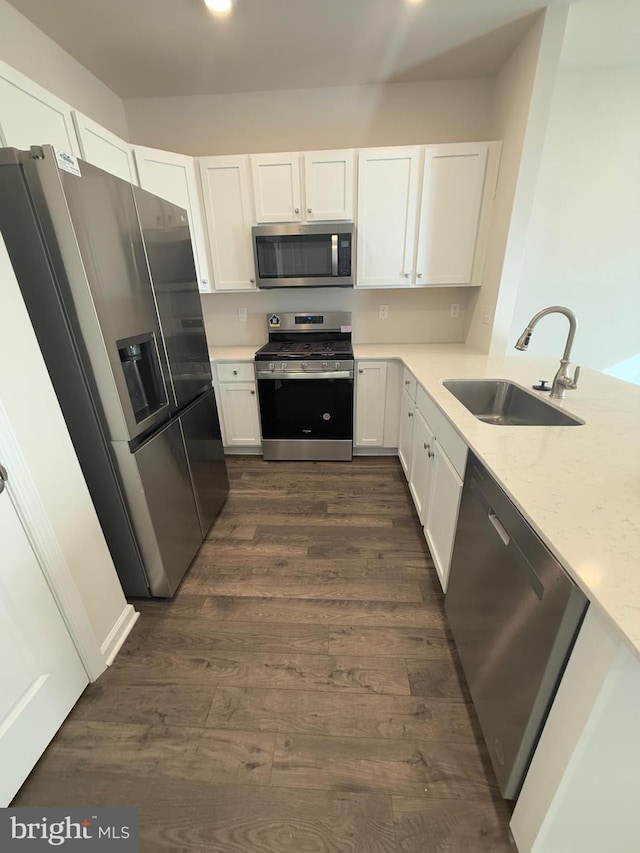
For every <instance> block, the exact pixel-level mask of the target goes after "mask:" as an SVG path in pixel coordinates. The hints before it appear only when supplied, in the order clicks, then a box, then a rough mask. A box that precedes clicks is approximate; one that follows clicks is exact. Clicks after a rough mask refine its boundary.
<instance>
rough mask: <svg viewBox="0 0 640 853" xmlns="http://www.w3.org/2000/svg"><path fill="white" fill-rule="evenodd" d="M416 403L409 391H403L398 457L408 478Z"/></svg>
mask: <svg viewBox="0 0 640 853" xmlns="http://www.w3.org/2000/svg"><path fill="white" fill-rule="evenodd" d="M414 408H415V404H414V402H413V399H412V398H411V396H410V395H409V393H408V391H406V390H404V389H403V391H402V404H401V406H400V426H399V428H398V459H399V460H400V464H401V465H402V470H403V471H404V473H405V476H406V478H407V480H408V479H409V470H410V468H411V451H412V441H413V420H414Z"/></svg>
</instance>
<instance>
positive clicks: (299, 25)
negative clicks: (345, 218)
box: [9, 0, 562, 98]
mask: <svg viewBox="0 0 640 853" xmlns="http://www.w3.org/2000/svg"><path fill="white" fill-rule="evenodd" d="M9 2H10V3H11V4H12V5H13V6H14V7H15V8H16V9H18V11H20V12H22V13H23V14H24V15H25V16H26V17H27V18H29V19H30V20H31V21H32V22H33V23H34V24H36V25H37V26H38V27H39V28H40V29H41V30H43V31H44V32H45V33H47V34H48V35H49V36H51V38H53V39H54V40H55V41H56V42H58V44H60V45H61V46H62V47H63V48H65V50H67V51H68V52H69V53H70V54H71V55H72V56H74V57H75V58H76V59H77V60H79V62H81V63H82V64H83V65H84V66H85V67H86V68H88V69H89V70H90V71H92V72H93V73H94V74H95V75H96V76H97V77H98V78H100V79H101V80H102V81H103V82H104V83H106V85H107V86H109V87H110V88H111V89H112V90H113V91H115V92H116V93H117V94H118V95H120V96H121V97H123V98H140V97H155V96H169V95H199V94H214V93H221V92H248V91H260V90H265V89H295V88H310V87H316V86H345V85H352V84H363V83H379V82H384V81H393V82H409V81H417V80H434V79H445V78H462V77H480V76H493V75H494V74H495V73H496V72H497V71H498V70H499V69H500V67H501V66H502V65H503V64H504V62H505V61H506V59H507V58H508V57H509V55H510V54H511V52H512V51H513V49H514V47H515V46H516V44H517V43H518V41H519V40H520V39H521V38H522V36H523V34H524V32H525V31H526V29H527V28H528V27H529V26H530V25H531V23H532V20H533V18H532V16H533V14H534V13H536V12H537V11H539V10H540V9H541V8H543V7H544V6H545V5H549V4H550V3H555V2H562V0H423V2H422V3H420V4H415V3H409V2H408V0H236V6H235V9H234V10H233V12H232V14H231V15H230V16H229V17H228V18H217V17H215V16H213V15H211V13H209V12H208V11H207V10H206V8H205V7H204V4H203V2H202V0H48V2H47V0H44V2H43V0H9Z"/></svg>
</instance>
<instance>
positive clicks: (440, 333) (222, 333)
mask: <svg viewBox="0 0 640 853" xmlns="http://www.w3.org/2000/svg"><path fill="white" fill-rule="evenodd" d="M467 296H468V293H467V291H466V290H465V288H454V287H451V288H449V287H442V288H435V289H433V290H426V289H424V288H423V289H419V288H416V289H415V290H410V289H404V288H403V289H399V290H386V289H381V290H377V289H376V290H352V289H346V288H336V289H335V290H331V289H330V288H326V287H323V288H318V289H317V290H311V289H307V288H303V289H300V290H297V289H296V290H263V291H258V292H252V293H244V294H242V293H216V294H210V295H203V296H202V307H203V312H204V322H205V327H206V331H207V338H208V340H209V345H210V346H229V345H233V344H251V345H256V346H259V345H261V344H263V343H265V341H266V340H267V322H266V317H267V314H269V313H271V312H272V311H351V312H352V314H353V340H354V341H355V342H357V343H394V342H396V343H397V342H403V343H428V342H431V343H461V342H462V341H463V339H464V321H465V309H466V305H467ZM452 302H455V303H457V304H458V305H459V306H460V316H459V317H457V318H455V319H452V318H451V317H450V316H449V313H450V304H451V303H452ZM379 305H388V306H389V317H388V319H387V320H379V319H378V306H379ZM239 307H245V308H246V309H247V320H246V322H242V321H240V320H239V319H238V308H239Z"/></svg>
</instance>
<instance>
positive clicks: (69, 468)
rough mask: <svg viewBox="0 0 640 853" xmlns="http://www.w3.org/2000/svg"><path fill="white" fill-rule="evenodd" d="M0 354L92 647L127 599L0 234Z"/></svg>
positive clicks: (15, 417) (12, 414)
mask: <svg viewBox="0 0 640 853" xmlns="http://www.w3.org/2000/svg"><path fill="white" fill-rule="evenodd" d="M0 317H2V330H1V334H0V359H1V360H2V361H3V363H4V364H5V365H7V364H17V363H18V362H19V368H20V369H19V375H18V374H16V381H15V382H6V381H3V383H2V386H1V387H0V399H1V400H2V404H3V407H4V409H5V411H6V413H7V415H8V417H9V420H10V422H11V427H12V430H13V432H14V433H15V435H16V436H17V439H18V442H19V445H20V451H21V454H22V456H23V457H24V459H25V461H26V463H27V466H28V467H29V471H30V474H31V479H32V480H33V483H34V485H35V488H36V490H37V492H38V496H39V498H40V502H41V503H42V506H43V507H44V509H45V512H46V514H47V516H48V519H49V522H50V525H51V527H52V529H53V532H54V535H55V537H56V539H57V541H58V544H59V546H60V548H61V550H62V553H63V555H64V559H65V562H66V565H67V567H68V569H69V571H70V572H71V575H72V577H73V581H74V582H75V585H76V587H77V590H78V592H79V594H80V597H81V599H82V603H83V606H84V608H85V610H86V614H87V616H88V619H89V621H90V624H91V628H92V629H93V632H94V634H95V638H96V641H97V643H98V645H99V646H103V645H104V644H105V641H106V640H107V638H108V637H109V635H110V633H111V631H112V629H113V628H114V626H115V625H116V624H117V623H118V620H119V619H120V618H121V617H122V615H123V613H124V612H125V609H126V608H127V603H126V601H125V598H124V594H123V592H122V587H121V586H120V581H119V580H118V576H117V574H116V570H115V568H114V565H113V562H112V560H111V555H110V553H109V550H108V548H107V544H106V542H105V539H104V536H103V533H102V529H101V527H100V524H99V522H98V518H97V516H96V512H95V509H94V506H93V503H92V501H91V497H90V495H89V491H88V489H87V485H86V483H85V481H84V477H83V475H82V471H81V469H80V464H79V462H78V459H77V457H76V455H75V451H74V449H73V445H72V443H71V438H70V437H69V433H68V431H67V426H66V424H65V421H64V418H63V416H62V412H61V411H60V406H59V405H58V400H57V398H56V395H55V392H54V390H53V386H52V384H51V380H50V379H49V374H48V373H47V369H46V367H45V363H44V360H43V358H42V354H41V352H40V348H39V346H38V342H37V340H36V336H35V333H34V331H33V327H32V326H31V322H30V320H29V315H28V313H27V309H26V307H25V305H24V301H23V299H22V295H21V293H20V288H19V286H18V283H17V281H16V278H15V275H14V272H13V267H12V266H11V262H10V260H9V257H8V255H7V251H6V248H5V245H4V242H3V240H2V238H1V237H0Z"/></svg>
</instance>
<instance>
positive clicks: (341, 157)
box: [302, 150, 355, 222]
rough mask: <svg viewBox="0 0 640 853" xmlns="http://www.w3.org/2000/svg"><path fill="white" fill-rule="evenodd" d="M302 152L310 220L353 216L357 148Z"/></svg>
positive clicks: (305, 209) (337, 219)
mask: <svg viewBox="0 0 640 853" xmlns="http://www.w3.org/2000/svg"><path fill="white" fill-rule="evenodd" d="M302 156H303V163H304V189H305V201H304V211H303V212H304V216H305V219H306V220H307V222H333V221H340V220H352V219H353V205H354V195H355V151H353V150H345V151H305V152H304V154H303V155H302Z"/></svg>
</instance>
